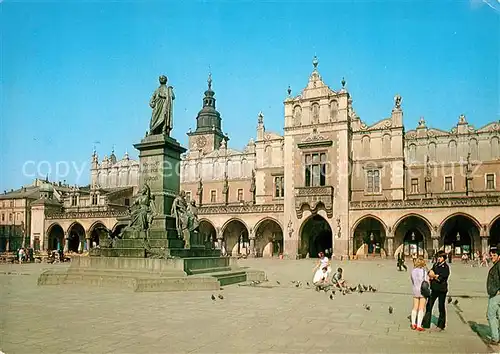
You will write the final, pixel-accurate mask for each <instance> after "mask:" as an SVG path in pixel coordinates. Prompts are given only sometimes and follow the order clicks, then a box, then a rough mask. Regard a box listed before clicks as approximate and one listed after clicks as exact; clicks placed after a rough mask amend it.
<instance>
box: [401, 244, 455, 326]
mask: <svg viewBox="0 0 500 354" xmlns="http://www.w3.org/2000/svg"><path fill="white" fill-rule="evenodd" d="M436 258H437V259H436V263H434V265H433V266H432V268H431V270H429V271H427V269H426V268H427V265H426V262H425V259H424V258H423V257H418V258H417V259H416V260H415V262H414V268H413V270H412V272H411V282H412V293H413V309H412V311H411V328H412V329H413V330H416V331H424V330H425V329H424V328H430V326H431V318H432V309H433V307H434V304H435V303H436V300H437V301H438V308H439V318H438V323H437V327H436V330H437V331H442V330H444V328H445V326H446V294H447V293H448V278H449V277H450V267H449V266H448V264H447V263H446V253H445V252H444V251H439V252H438V253H437V255H436ZM427 289H428V290H430V291H428V290H427Z"/></svg>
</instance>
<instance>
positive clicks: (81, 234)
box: [68, 222, 85, 252]
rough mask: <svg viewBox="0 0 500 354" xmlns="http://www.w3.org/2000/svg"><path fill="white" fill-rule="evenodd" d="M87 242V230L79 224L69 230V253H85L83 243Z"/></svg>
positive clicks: (73, 225)
mask: <svg viewBox="0 0 500 354" xmlns="http://www.w3.org/2000/svg"><path fill="white" fill-rule="evenodd" d="M84 240H85V229H84V228H83V226H82V225H81V224H79V223H77V222H75V223H74V224H72V225H71V226H70V228H69V230H68V251H70V252H81V251H83V247H82V243H83V241H84Z"/></svg>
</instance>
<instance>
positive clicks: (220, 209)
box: [198, 204, 284, 215]
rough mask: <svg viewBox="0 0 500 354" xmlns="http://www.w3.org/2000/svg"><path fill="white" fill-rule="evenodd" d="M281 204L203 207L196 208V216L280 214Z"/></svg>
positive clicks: (282, 209)
mask: <svg viewBox="0 0 500 354" xmlns="http://www.w3.org/2000/svg"><path fill="white" fill-rule="evenodd" d="M283 211H284V205H283V204H260V205H251V204H244V205H206V206H205V205H204V206H201V207H199V208H198V215H208V214H248V213H282V212H283Z"/></svg>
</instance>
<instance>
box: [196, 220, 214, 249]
mask: <svg viewBox="0 0 500 354" xmlns="http://www.w3.org/2000/svg"><path fill="white" fill-rule="evenodd" d="M200 235H201V239H202V240H204V242H206V243H210V244H211V245H215V242H217V231H216V230H215V227H214V225H213V224H212V223H211V222H210V221H208V220H206V219H202V220H200Z"/></svg>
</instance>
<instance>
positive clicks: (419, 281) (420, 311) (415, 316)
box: [411, 257, 430, 332]
mask: <svg viewBox="0 0 500 354" xmlns="http://www.w3.org/2000/svg"><path fill="white" fill-rule="evenodd" d="M411 283H412V288H413V309H412V311H411V329H414V330H417V331H419V332H422V331H424V329H423V328H422V320H423V318H424V315H425V305H426V302H427V299H426V297H429V295H430V286H429V276H428V275H427V269H426V264H425V260H424V258H423V257H418V258H417V260H416V261H415V268H413V270H412V271H411Z"/></svg>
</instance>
